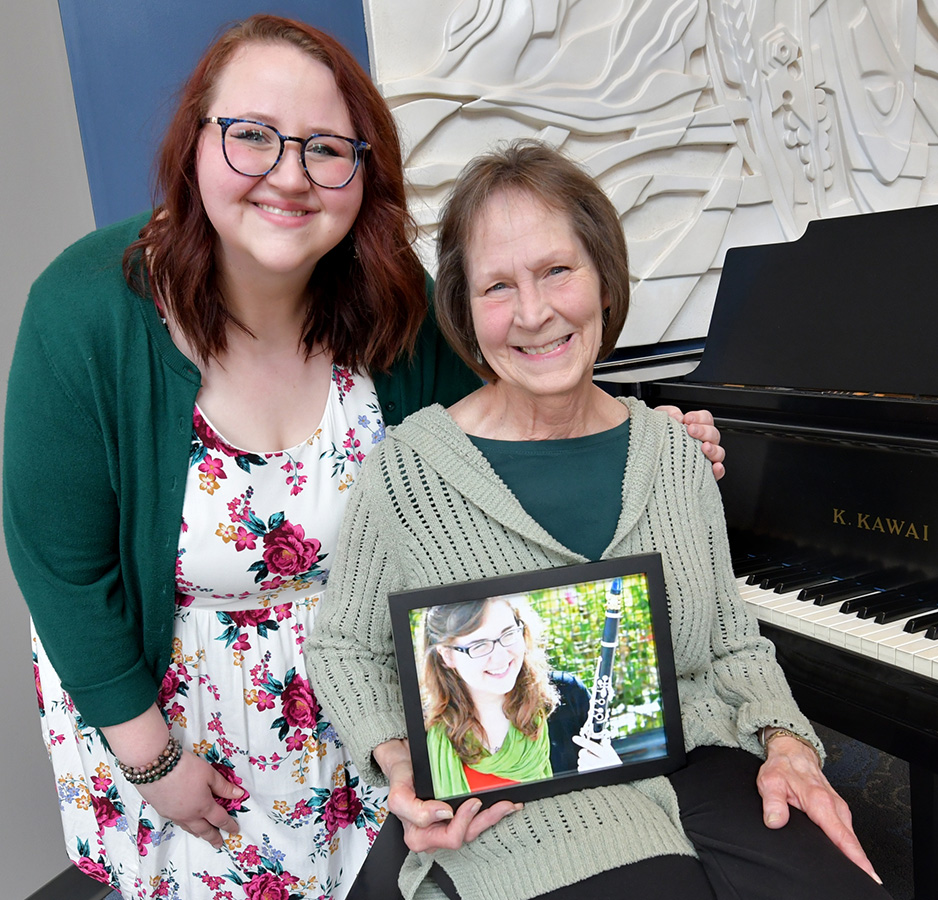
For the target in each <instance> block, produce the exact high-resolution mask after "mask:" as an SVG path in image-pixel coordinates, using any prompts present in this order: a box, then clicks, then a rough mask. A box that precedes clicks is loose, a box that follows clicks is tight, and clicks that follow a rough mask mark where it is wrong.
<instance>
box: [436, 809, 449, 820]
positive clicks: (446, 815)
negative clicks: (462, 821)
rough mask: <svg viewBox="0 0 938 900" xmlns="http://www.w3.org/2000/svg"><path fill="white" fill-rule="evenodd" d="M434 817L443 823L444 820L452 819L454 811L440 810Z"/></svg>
mask: <svg viewBox="0 0 938 900" xmlns="http://www.w3.org/2000/svg"><path fill="white" fill-rule="evenodd" d="M434 815H435V816H436V818H437V820H439V821H443V819H452V818H453V811H452V810H451V809H438V810H437V811H436V813H434Z"/></svg>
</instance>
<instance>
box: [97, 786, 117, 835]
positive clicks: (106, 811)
mask: <svg viewBox="0 0 938 900" xmlns="http://www.w3.org/2000/svg"><path fill="white" fill-rule="evenodd" d="M91 805H92V806H93V807H94V817H95V818H96V819H97V820H98V827H99V828H112V827H113V826H114V825H116V824H117V820H118V819H119V818H120V817H121V814H120V813H119V812H118V811H117V807H116V806H114V804H113V803H112V802H111V801H110V800H108V798H107V797H96V796H94V795H93V794H92V796H91Z"/></svg>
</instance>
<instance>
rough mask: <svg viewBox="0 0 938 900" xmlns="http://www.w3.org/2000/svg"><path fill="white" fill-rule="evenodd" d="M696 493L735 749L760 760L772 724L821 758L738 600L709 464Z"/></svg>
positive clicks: (721, 684) (719, 674)
mask: <svg viewBox="0 0 938 900" xmlns="http://www.w3.org/2000/svg"><path fill="white" fill-rule="evenodd" d="M695 488H696V491H697V494H698V497H699V501H700V509H701V511H702V515H703V517H704V525H705V528H706V535H707V542H708V546H709V549H710V556H711V559H712V562H713V567H714V579H715V585H716V616H715V617H714V619H713V623H714V624H713V629H712V632H711V637H710V643H711V650H712V660H713V661H712V669H713V674H714V680H713V686H714V689H715V690H716V692H717V694H718V695H719V696H720V698H721V699H722V700H723V701H724V702H726V703H727V704H729V705H730V706H732V707H734V708H735V709H736V710H737V718H736V728H737V739H738V741H739V744H740V746H741V747H742V748H743V749H745V750H748V751H749V752H751V753H755V754H756V755H759V756H761V755H762V754H763V750H762V747H761V746H760V745H759V741H758V738H757V732H758V731H759V729H760V728H762V727H763V726H764V725H776V726H781V727H784V728H788V729H791V730H792V731H794V732H795V733H796V734H800V735H802V736H803V737H805V738H807V739H808V740H809V741H811V743H812V744H813V745H814V747H815V748H816V749H817V751H818V753H820V754H823V752H824V749H823V745H822V744H821V742H820V740H819V739H818V737H817V735H816V734H815V732H814V729H813V728H812V727H811V725H810V723H809V722H808V719H807V718H806V717H805V716H804V715H803V714H802V713H801V711H800V710H799V709H798V706H797V704H796V703H795V701H794V698H793V697H792V695H791V689H790V688H789V686H788V682H787V681H786V679H785V675H784V673H783V672H782V669H781V666H779V664H778V662H777V661H776V659H775V648H774V646H773V645H772V643H771V642H770V641H769V640H768V639H767V638H764V637H762V636H761V635H760V633H759V628H758V624H757V622H756V620H755V618H754V617H753V616H752V614H751V613H750V612H749V611H748V610H747V609H746V605H745V602H744V601H743V600H742V598H741V597H740V595H739V588H738V587H737V584H736V579H735V576H734V575H733V569H732V564H731V562H730V548H729V541H728V539H727V534H726V522H725V518H724V515H723V505H722V502H721V499H720V493H719V488H718V487H717V484H716V481H715V480H714V478H713V477H712V475H711V473H710V466H709V464H701V465H700V466H699V467H698V471H697V472H696V477H695Z"/></svg>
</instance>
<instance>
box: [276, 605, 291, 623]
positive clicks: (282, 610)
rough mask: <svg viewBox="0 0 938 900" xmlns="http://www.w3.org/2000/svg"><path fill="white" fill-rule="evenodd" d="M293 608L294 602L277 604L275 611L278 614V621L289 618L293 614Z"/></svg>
mask: <svg viewBox="0 0 938 900" xmlns="http://www.w3.org/2000/svg"><path fill="white" fill-rule="evenodd" d="M292 610H293V604H292V603H281V604H280V605H279V606H275V607H274V612H275V613H276V614H277V621H278V622H282V621H283V620H284V619H289V618H290V616H292V615H293V612H292Z"/></svg>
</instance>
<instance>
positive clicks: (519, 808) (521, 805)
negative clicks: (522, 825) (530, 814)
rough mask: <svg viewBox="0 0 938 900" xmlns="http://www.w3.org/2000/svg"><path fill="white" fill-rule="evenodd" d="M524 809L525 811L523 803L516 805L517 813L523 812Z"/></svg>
mask: <svg viewBox="0 0 938 900" xmlns="http://www.w3.org/2000/svg"><path fill="white" fill-rule="evenodd" d="M522 809H524V804H523V803H516V804H515V812H521V810H522Z"/></svg>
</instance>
